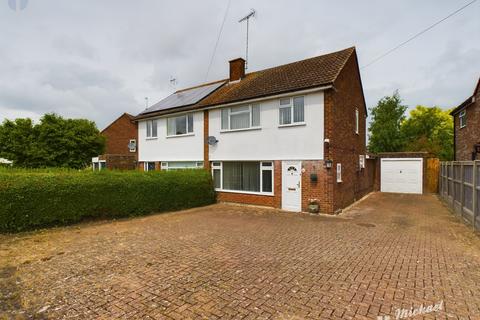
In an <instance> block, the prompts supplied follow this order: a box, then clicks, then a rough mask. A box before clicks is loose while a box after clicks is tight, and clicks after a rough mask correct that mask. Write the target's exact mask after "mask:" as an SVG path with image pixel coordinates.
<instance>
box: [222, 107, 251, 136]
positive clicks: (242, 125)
mask: <svg viewBox="0 0 480 320" xmlns="http://www.w3.org/2000/svg"><path fill="white" fill-rule="evenodd" d="M259 127H260V105H258V104H253V105H247V106H239V107H231V108H224V109H222V130H241V129H249V128H259Z"/></svg>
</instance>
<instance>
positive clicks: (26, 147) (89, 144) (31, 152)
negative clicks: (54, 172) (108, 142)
mask: <svg viewBox="0 0 480 320" xmlns="http://www.w3.org/2000/svg"><path fill="white" fill-rule="evenodd" d="M104 148H105V138H104V137H103V136H102V135H101V134H100V132H99V131H98V129H97V127H96V125H95V123H94V122H92V121H89V120H85V119H64V118H62V117H60V116H58V115H56V114H46V115H44V116H43V117H42V118H41V119H40V122H39V123H38V124H36V125H33V123H32V120H30V119H16V120H15V121H11V120H5V121H4V122H3V124H2V125H0V157H2V158H6V159H9V160H12V161H13V162H14V165H16V166H20V167H29V168H39V167H68V168H77V169H79V168H83V167H85V166H87V165H88V164H89V163H90V161H91V158H92V157H94V156H97V155H99V154H101V153H103V151H104Z"/></svg>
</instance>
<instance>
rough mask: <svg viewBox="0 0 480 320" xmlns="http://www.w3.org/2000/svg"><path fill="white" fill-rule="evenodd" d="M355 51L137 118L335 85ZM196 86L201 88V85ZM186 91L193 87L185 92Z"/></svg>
mask: <svg viewBox="0 0 480 320" xmlns="http://www.w3.org/2000/svg"><path fill="white" fill-rule="evenodd" d="M354 52H355V48H354V47H351V48H347V49H344V50H341V51H337V52H333V53H329V54H325V55H321V56H318V57H314V58H310V59H305V60H301V61H297V62H293V63H289V64H285V65H281V66H278V67H273V68H269V69H265V70H261V71H256V72H251V73H247V74H246V75H245V77H244V78H243V79H242V80H240V81H237V82H226V84H224V85H223V86H221V87H219V88H218V89H216V90H215V91H213V92H212V93H211V94H210V95H208V96H206V97H205V98H204V99H202V100H200V101H199V102H198V103H196V104H194V105H189V106H176V107H174V108H166V109H165V108H164V109H163V110H161V111H159V112H152V113H149V114H140V115H138V116H137V117H136V119H141V118H146V117H151V116H155V115H161V114H167V113H171V112H177V111H186V110H192V109H197V108H203V107H210V106H216V105H221V104H227V103H233V102H239V101H244V100H249V99H254V98H261V97H268V96H272V95H277V94H282V93H287V92H293V91H298V90H304V89H310V88H316V87H321V86H327V85H331V84H333V82H334V81H335V79H336V78H337V76H338V74H339V73H340V71H341V70H342V68H343V67H344V66H345V63H346V62H347V60H348V59H349V58H350V56H351V55H352V54H353V53H354ZM195 88H198V86H197V87H195ZM191 89H194V88H191ZM185 90H187V91H188V90H190V89H184V90H182V91H185Z"/></svg>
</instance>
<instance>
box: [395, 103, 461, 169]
mask: <svg viewBox="0 0 480 320" xmlns="http://www.w3.org/2000/svg"><path fill="white" fill-rule="evenodd" d="M449 113H450V110H446V111H445V110H442V109H440V108H439V107H433V108H429V107H424V106H417V107H416V108H415V109H413V110H411V111H410V117H409V118H408V119H406V120H405V121H403V122H402V126H401V131H402V135H403V137H404V138H405V147H404V150H405V151H428V152H431V153H433V154H435V155H436V156H437V157H438V158H440V160H452V159H453V119H452V117H451V116H450V114H449Z"/></svg>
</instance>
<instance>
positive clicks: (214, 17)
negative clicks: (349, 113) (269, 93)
mask: <svg viewBox="0 0 480 320" xmlns="http://www.w3.org/2000/svg"><path fill="white" fill-rule="evenodd" d="M22 1H25V0H22ZM12 2H13V3H15V0H10V3H12ZM17 2H19V3H20V0H17ZM467 2H469V0H422V1H418V0H402V1H384V0H383V1H380V0H378V1H373V0H363V1H358V0H351V1H347V0H344V1H326V0H325V1H319V0H312V1H302V0H297V1H291V0H290V1H287V0H271V1H252V0H232V1H231V6H230V8H229V11H228V15H227V18H226V23H225V27H224V29H223V33H222V36H221V38H220V42H219V45H218V49H217V52H216V55H215V59H214V61H213V65H212V68H211V71H210V74H209V76H208V79H206V73H207V68H208V64H209V61H210V57H211V55H212V52H213V47H214V44H215V41H216V39H217V34H218V31H219V28H220V25H221V22H222V19H223V16H224V12H225V9H226V7H227V3H228V0H202V1H182V0H176V1H160V0H129V1H127V0H82V1H62V0H30V1H29V2H28V5H27V7H26V8H25V9H23V10H16V11H14V10H12V9H11V8H10V6H9V5H8V0H0V27H1V29H0V30H2V31H1V36H0V46H1V50H0V59H1V63H0V121H1V120H2V119H4V118H10V119H13V118H17V117H31V118H33V119H35V120H37V119H38V118H39V117H40V116H41V115H42V114H44V113H46V112H56V113H58V114H60V115H62V116H65V117H75V118H76V117H85V118H89V119H91V120H94V121H95V122H96V123H97V125H98V127H99V128H100V129H102V128H103V127H105V126H106V125H107V124H108V123H109V122H111V121H112V120H114V119H115V118H116V117H117V116H119V115H120V114H121V113H123V112H129V113H132V114H138V113H139V112H141V111H142V110H143V109H144V108H145V100H144V97H147V96H148V97H149V99H150V103H151V104H152V103H155V102H157V101H158V100H160V99H162V98H163V97H165V96H167V95H168V94H170V93H171V92H173V91H174V89H175V88H174V87H173V86H172V85H171V84H170V81H169V80H170V77H172V76H173V77H175V78H177V81H178V83H177V85H176V89H181V88H184V87H188V86H191V85H196V84H199V83H202V82H205V80H209V81H210V80H216V79H220V78H225V77H227V75H228V63H227V61H228V60H230V59H232V58H236V57H241V56H244V51H245V25H244V24H239V23H238V20H239V18H241V17H242V16H243V15H245V14H247V13H248V12H249V11H250V8H255V9H256V10H257V12H258V15H257V17H256V18H255V19H254V20H252V22H251V24H250V30H251V33H250V39H251V42H250V59H249V71H254V70H260V69H264V68H268V67H272V66H276V65H280V64H284V63H288V62H292V61H296V60H301V59H304V58H308V57H312V56H315V55H320V54H324V53H328V52H331V51H335V50H339V49H343V48H346V47H350V46H356V47H357V52H358V55H359V60H360V64H361V65H365V64H367V63H368V62H370V61H371V60H373V59H374V58H376V57H377V56H379V55H380V54H382V53H384V52H385V51H387V50H388V49H390V48H392V47H394V46H395V45H397V44H398V43H400V42H402V41H404V40H406V39H407V38H409V37H410V36H412V35H413V34H415V33H416V32H418V31H420V30H422V29H423V28H425V27H428V26H429V25H430V24H432V23H434V22H436V21H437V20H439V19H441V18H442V17H444V16H446V15H448V14H449V13H451V12H453V11H454V10H456V9H458V8H459V7H461V6H462V5H464V4H465V3H467ZM479 39H480V1H478V2H476V3H474V4H473V5H471V6H470V7H468V8H467V9H465V10H464V11H462V12H461V13H459V14H458V15H456V16H454V17H452V18H450V19H449V20H447V21H445V22H443V23H442V24H440V25H438V26H437V27H435V28H434V29H433V30H431V31H429V32H428V33H426V34H424V35H423V36H421V37H420V38H418V39H416V40H414V41H412V42H410V43H409V44H407V45H406V46H405V47H403V48H401V49H399V50H397V51H395V52H394V53H392V54H391V55H389V56H387V57H385V58H384V59H382V60H380V61H378V62H377V63H375V64H374V65H372V66H370V67H368V68H365V69H363V70H362V71H361V72H362V80H363V86H364V90H365V95H366V99H367V105H368V106H369V107H371V106H372V105H374V104H375V103H376V102H377V101H378V99H379V98H381V97H382V96H385V95H390V94H391V93H392V92H393V91H394V90H395V89H398V90H399V91H400V95H401V96H402V97H403V99H404V102H405V103H406V104H407V105H409V106H415V105H417V104H423V105H428V106H433V105H439V106H441V107H445V108H450V107H453V106H456V105H458V104H459V103H461V102H462V101H463V100H465V99H466V98H467V97H468V96H470V95H471V94H472V92H473V89H474V86H475V84H476V82H477V80H478V78H479V76H480V41H479Z"/></svg>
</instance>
